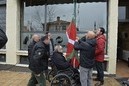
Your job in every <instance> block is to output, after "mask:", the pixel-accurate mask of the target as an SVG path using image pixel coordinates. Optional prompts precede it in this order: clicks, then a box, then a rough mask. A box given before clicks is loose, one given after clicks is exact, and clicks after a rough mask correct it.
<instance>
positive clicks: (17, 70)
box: [0, 65, 121, 86]
mask: <svg viewBox="0 0 129 86" xmlns="http://www.w3.org/2000/svg"><path fill="white" fill-rule="evenodd" d="M30 75H31V73H30V70H29V69H28V68H23V67H16V66H8V65H0V86H27V83H28V81H29V78H30ZM95 83H96V82H94V84H95ZM47 86H50V84H49V83H48V81H47ZM103 86H121V85H120V84H119V83H118V82H117V81H116V80H115V79H114V78H112V77H106V78H105V84H104V85H103Z"/></svg>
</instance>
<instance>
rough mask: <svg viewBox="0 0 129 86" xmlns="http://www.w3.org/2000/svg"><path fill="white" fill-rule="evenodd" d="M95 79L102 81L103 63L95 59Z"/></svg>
mask: <svg viewBox="0 0 129 86" xmlns="http://www.w3.org/2000/svg"><path fill="white" fill-rule="evenodd" d="M96 70H97V79H98V80H99V81H104V63H103V62H99V61H96Z"/></svg>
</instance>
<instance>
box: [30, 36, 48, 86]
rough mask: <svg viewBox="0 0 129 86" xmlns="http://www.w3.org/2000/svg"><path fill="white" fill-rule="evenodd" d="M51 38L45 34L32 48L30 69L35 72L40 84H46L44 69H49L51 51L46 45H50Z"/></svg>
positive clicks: (41, 85)
mask: <svg viewBox="0 0 129 86" xmlns="http://www.w3.org/2000/svg"><path fill="white" fill-rule="evenodd" d="M49 43H50V38H49V37H48V36H44V37H42V38H41V40H40V41H39V42H37V43H36V44H35V45H34V47H33V50H32V53H31V58H30V64H29V69H30V70H31V71H32V73H33V74H34V76H35V78H36V80H37V81H38V84H39V86H46V80H45V77H44V71H45V70H47V69H48V58H49V53H48V51H47V48H46V46H47V45H49ZM31 86H33V85H31Z"/></svg>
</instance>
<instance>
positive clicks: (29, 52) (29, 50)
mask: <svg viewBox="0 0 129 86" xmlns="http://www.w3.org/2000/svg"><path fill="white" fill-rule="evenodd" d="M35 44H36V42H35V41H34V40H33V41H32V42H31V43H30V44H29V45H28V59H29V60H30V57H31V52H32V50H33V47H34V45H35Z"/></svg>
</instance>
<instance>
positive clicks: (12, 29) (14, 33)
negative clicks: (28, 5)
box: [6, 0, 20, 65]
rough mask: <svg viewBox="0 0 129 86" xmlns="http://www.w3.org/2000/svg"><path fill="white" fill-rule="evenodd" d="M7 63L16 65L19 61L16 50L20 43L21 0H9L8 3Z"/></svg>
mask: <svg viewBox="0 0 129 86" xmlns="http://www.w3.org/2000/svg"><path fill="white" fill-rule="evenodd" d="M6 33H7V37H8V42H7V45H6V50H7V53H6V63H7V64H12V65H15V64H16V63H17V62H18V57H17V55H16V51H17V50H18V49H19V45H20V43H19V42H20V0H7V3H6Z"/></svg>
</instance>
